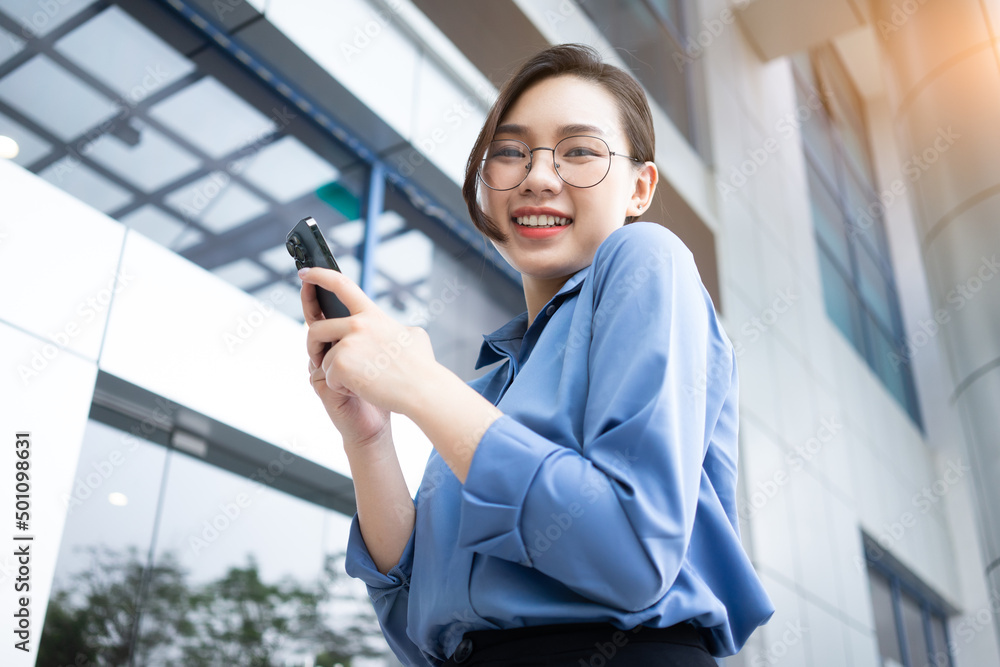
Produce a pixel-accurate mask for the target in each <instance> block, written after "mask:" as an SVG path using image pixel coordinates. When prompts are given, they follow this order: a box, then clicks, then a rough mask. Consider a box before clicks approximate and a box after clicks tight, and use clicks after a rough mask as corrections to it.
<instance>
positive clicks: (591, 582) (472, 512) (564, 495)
mask: <svg viewBox="0 0 1000 667" xmlns="http://www.w3.org/2000/svg"><path fill="white" fill-rule="evenodd" d="M630 227H634V229H629V228H630ZM612 238H613V241H614V242H612V243H608V242H606V243H605V244H603V245H602V246H601V248H600V249H599V250H598V253H597V255H596V257H595V259H594V264H593V266H592V273H591V276H590V277H589V279H590V280H592V281H593V286H592V292H588V293H587V296H591V295H592V298H593V310H592V315H593V317H592V320H591V322H590V331H586V332H583V335H578V336H575V337H574V338H575V339H576V340H579V341H581V342H579V345H581V346H589V349H587V350H585V351H586V355H585V357H583V358H584V359H585V363H586V364H587V383H588V389H587V393H586V406H585V410H584V417H583V423H582V427H581V428H580V431H579V432H578V433H574V434H573V437H575V438H576V439H577V440H578V442H579V448H572V447H567V446H564V445H563V444H558V443H556V442H553V441H552V440H549V439H546V438H544V437H542V436H541V435H539V434H538V433H536V432H535V431H533V430H531V429H530V428H528V427H527V426H525V425H524V424H522V423H520V422H518V421H517V420H516V419H514V418H512V417H510V416H505V417H502V418H500V419H498V420H497V421H496V422H495V423H494V424H493V425H492V426H491V427H490V428H489V429H488V430H487V431H486V433H485V434H484V436H483V438H482V440H481V441H480V443H479V447H478V449H477V451H476V453H475V455H474V457H473V460H472V464H471V467H470V470H469V474H468V477H467V479H466V482H465V485H464V487H463V492H462V499H463V500H462V502H463V507H462V520H461V525H460V530H459V543H460V545H462V546H464V547H467V548H470V549H472V550H474V551H478V552H481V553H486V554H489V555H493V556H497V557H500V558H504V559H507V560H510V561H513V562H516V563H520V564H522V565H525V566H529V567H533V568H535V569H537V570H538V571H540V572H542V573H544V574H546V575H548V576H550V577H553V578H555V579H557V580H558V581H560V582H562V583H563V584H564V585H566V586H567V587H569V588H570V589H572V590H574V591H576V592H578V593H580V594H581V595H583V596H585V597H587V598H589V599H593V600H597V601H600V602H603V603H605V604H608V605H610V606H613V607H615V608H618V609H622V610H625V611H640V610H642V609H645V608H647V607H649V606H650V605H652V604H654V603H655V602H657V601H658V600H660V599H661V598H662V597H663V596H664V595H665V593H666V591H667V590H668V588H669V587H670V586H671V584H672V583H673V582H674V580H675V579H676V577H677V575H678V572H679V571H680V568H681V566H682V563H683V561H684V558H685V553H686V551H687V547H688V544H689V542H690V537H691V533H692V528H693V525H694V520H695V513H696V508H697V503H698V498H699V488H700V485H701V484H702V481H703V475H702V462H703V460H704V456H705V452H706V449H707V447H708V444H709V441H710V439H711V435H712V432H713V430H714V426H715V422H716V421H717V419H718V416H719V412H720V410H721V406H722V404H723V402H724V400H725V399H726V397H727V395H728V394H729V392H730V388H731V387H730V385H731V382H732V378H733V377H734V374H733V372H732V371H733V355H732V347H731V345H730V343H729V341H728V339H727V338H726V337H725V334H724V333H723V332H722V329H721V327H720V325H719V323H718V320H717V318H716V316H715V312H714V309H713V307H712V303H711V300H710V299H709V298H708V295H707V292H706V291H705V289H704V287H703V285H702V283H701V280H700V278H699V276H698V272H697V269H696V267H695V264H694V260H693V257H692V256H691V253H690V251H688V250H687V248H686V247H685V246H684V245H683V244H682V243H681V242H680V241H679V240H678V239H677V238H676V237H675V236H673V235H672V234H670V233H669V232H667V231H666V230H664V229H662V228H659V227H658V226H656V225H651V224H645V223H643V224H640V225H629V226H626V227H625V228H624V229H623V230H619V231H617V232H616V233H615V235H613V237H612ZM609 240H612V239H609ZM583 296H584V295H581V298H583ZM733 389H734V390H735V388H733Z"/></svg>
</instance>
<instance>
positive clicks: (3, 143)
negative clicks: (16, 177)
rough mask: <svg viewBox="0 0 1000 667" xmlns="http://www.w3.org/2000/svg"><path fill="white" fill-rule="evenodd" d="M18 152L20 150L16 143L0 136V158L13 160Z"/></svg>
mask: <svg viewBox="0 0 1000 667" xmlns="http://www.w3.org/2000/svg"><path fill="white" fill-rule="evenodd" d="M20 151H21V148H20V146H18V145H17V142H16V141H14V140H13V139H11V138H10V137H5V136H3V135H2V134H0V158H7V159H8V160H13V159H14V158H16V157H17V154H18V153H19V152H20Z"/></svg>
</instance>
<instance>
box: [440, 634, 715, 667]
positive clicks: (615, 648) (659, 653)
mask: <svg viewBox="0 0 1000 667" xmlns="http://www.w3.org/2000/svg"><path fill="white" fill-rule="evenodd" d="M444 664H445V667H458V666H459V665H460V666H461V667H471V666H475V667H507V666H512V667H513V666H516V667H538V666H541V665H545V666H547V667H632V666H636V667H717V663H716V662H715V659H714V658H712V655H711V654H710V653H709V652H708V650H707V649H706V648H705V641H704V639H702V637H701V635H700V634H699V633H698V631H697V630H696V629H695V627H694V626H693V625H690V624H688V623H680V624H678V625H674V626H672V627H669V628H647V627H645V626H642V625H639V626H636V627H635V628H632V629H631V630H620V629H618V628H616V627H615V626H613V625H611V624H610V623H568V624H562V625H539V626H532V627H527V628H513V629H511V630H476V631H473V632H466V633H465V635H464V636H463V638H462V641H461V642H460V643H459V645H458V648H456V649H455V653H454V654H453V655H452V656H451V658H449V659H448V660H447V661H446V662H445V663H444Z"/></svg>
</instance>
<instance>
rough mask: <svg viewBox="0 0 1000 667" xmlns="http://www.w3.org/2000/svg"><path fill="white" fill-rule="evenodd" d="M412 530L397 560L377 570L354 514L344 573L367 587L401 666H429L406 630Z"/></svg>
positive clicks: (411, 561)
mask: <svg viewBox="0 0 1000 667" xmlns="http://www.w3.org/2000/svg"><path fill="white" fill-rule="evenodd" d="M413 542H414V533H413V532H411V533H410V539H409V541H408V542H407V543H406V547H405V548H404V549H403V554H402V555H401V556H400V559H399V562H398V563H397V564H396V565H394V566H393V567H392V568H391V569H390V570H389V571H388V572H387V573H385V574H382V573H381V572H379V569H378V567H376V565H375V561H374V560H372V557H371V554H370V553H368V546H367V545H366V544H365V540H364V537H363V536H362V535H361V524H360V523H359V522H358V515H357V514H355V515H354V520H353V521H352V522H351V532H350V536H349V537H348V540H347V558H346V562H345V568H346V570H347V574H349V575H350V576H352V577H355V578H358V579H360V580H361V581H363V582H364V583H365V585H366V586H367V587H368V596H369V597H370V598H371V601H372V606H373V607H374V608H375V615H376V616H377V617H378V623H379V626H380V627H381V628H382V634H383V635H384V636H385V639H386V642H387V643H388V644H389V648H391V649H392V652H393V653H395V654H396V657H398V658H399V660H400V661H401V662H402V663H403V664H405V665H419V666H420V667H425V666H429V665H430V664H431V663H430V662H429V661H428V659H427V657H426V656H425V655H424V654H423V652H422V651H421V650H420V649H419V648H418V647H417V646H416V644H414V643H413V642H412V641H411V640H410V638H409V636H408V635H407V633H406V629H407V625H408V624H407V612H408V608H409V597H410V575H411V573H412V571H413Z"/></svg>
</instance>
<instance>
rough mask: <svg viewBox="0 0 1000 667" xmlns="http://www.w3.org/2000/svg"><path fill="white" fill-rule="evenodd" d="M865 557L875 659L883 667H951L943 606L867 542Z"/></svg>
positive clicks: (891, 558) (867, 538)
mask: <svg viewBox="0 0 1000 667" xmlns="http://www.w3.org/2000/svg"><path fill="white" fill-rule="evenodd" d="M864 540H865V556H866V558H867V560H868V582H869V585H870V587H871V596H872V611H873V615H874V618H875V634H876V637H877V639H878V647H879V655H880V656H881V659H882V664H883V665H885V667H953V665H954V662H953V656H952V653H951V649H950V647H949V642H948V626H947V617H946V611H945V606H944V603H943V602H942V601H941V599H940V597H939V596H937V595H936V594H935V593H934V592H933V591H931V590H930V589H929V588H928V587H927V586H926V585H924V584H923V583H922V582H921V581H919V580H918V579H917V578H916V577H915V576H914V575H913V574H912V573H910V572H909V571H908V570H906V569H905V568H904V567H903V566H902V565H901V564H900V563H899V562H898V561H896V560H895V559H894V558H893V557H892V555H891V554H889V553H887V552H886V551H885V550H883V548H882V547H881V546H879V545H878V543H877V542H876V541H875V540H874V539H872V538H870V537H868V536H867V535H866V536H865V537H864Z"/></svg>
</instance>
